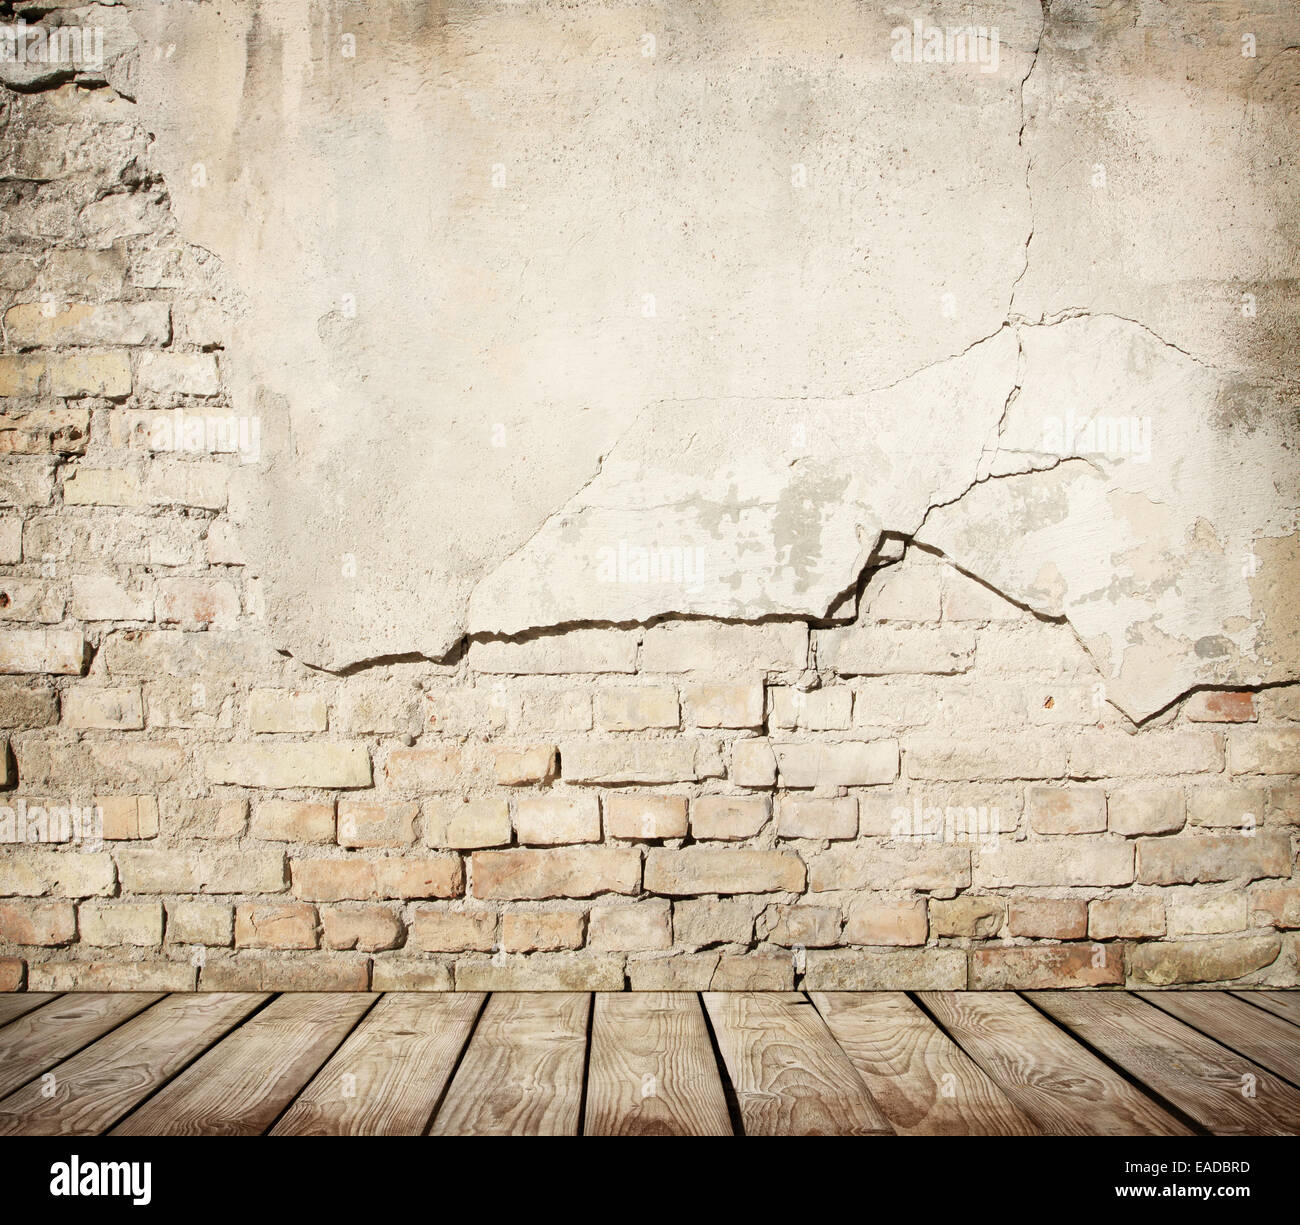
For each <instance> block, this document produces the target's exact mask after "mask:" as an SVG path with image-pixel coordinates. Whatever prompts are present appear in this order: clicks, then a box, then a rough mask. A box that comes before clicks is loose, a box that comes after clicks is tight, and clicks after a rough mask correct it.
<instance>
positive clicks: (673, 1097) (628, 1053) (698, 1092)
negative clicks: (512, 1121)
mask: <svg viewBox="0 0 1300 1225" xmlns="http://www.w3.org/2000/svg"><path fill="white" fill-rule="evenodd" d="M583 1133H584V1134H585V1135H588V1136H729V1135H731V1134H732V1132H731V1119H730V1117H729V1116H728V1114H727V1097H726V1093H725V1092H724V1091H723V1087H722V1077H721V1076H720V1075H719V1074H718V1061H717V1059H716V1058H715V1057H714V1054H713V1044H712V1043H711V1042H710V1041H709V1030H708V1026H707V1025H706V1024H705V1021H704V1013H703V1012H702V1011H701V1010H700V1001H699V997H698V996H697V995H695V994H694V992H684V991H675V992H669V991H664V992H655V991H647V992H635V993H625V994H619V993H614V992H602V993H600V994H598V995H597V996H596V1009H595V1016H594V1018H593V1021H592V1032H591V1059H590V1061H589V1066H588V1070H587V1113H586V1121H585V1124H584V1126H583Z"/></svg>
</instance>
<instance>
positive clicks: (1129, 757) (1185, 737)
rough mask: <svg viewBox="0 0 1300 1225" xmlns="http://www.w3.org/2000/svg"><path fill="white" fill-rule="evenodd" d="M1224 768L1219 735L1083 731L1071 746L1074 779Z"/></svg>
mask: <svg viewBox="0 0 1300 1225" xmlns="http://www.w3.org/2000/svg"><path fill="white" fill-rule="evenodd" d="M1222 769H1223V745H1222V743H1221V737H1220V736H1219V735H1218V734H1217V733H1216V732H1211V731H1205V730H1201V729H1197V730H1195V731H1164V730H1152V731H1143V732H1137V733H1135V734H1134V735H1132V736H1126V735H1124V734H1123V733H1122V732H1082V733H1080V734H1079V735H1078V736H1076V737H1075V739H1074V742H1073V743H1072V744H1071V746H1070V776H1071V777H1072V778H1122V777H1124V776H1125V775H1138V776H1141V775H1144V774H1204V773H1207V772H1217V771H1219V770H1222Z"/></svg>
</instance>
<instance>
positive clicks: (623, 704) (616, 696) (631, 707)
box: [595, 685, 681, 732]
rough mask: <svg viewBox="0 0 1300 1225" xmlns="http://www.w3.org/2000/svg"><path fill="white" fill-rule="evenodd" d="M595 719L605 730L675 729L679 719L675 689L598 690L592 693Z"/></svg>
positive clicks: (670, 687) (657, 687)
mask: <svg viewBox="0 0 1300 1225" xmlns="http://www.w3.org/2000/svg"><path fill="white" fill-rule="evenodd" d="M595 719H596V726H597V727H598V728H600V729H601V731H606V732H639V731H644V730H645V729H646V728H652V727H668V728H675V727H677V726H678V725H679V724H680V722H681V715H680V712H679V710H678V707H677V690H676V689H674V688H673V687H672V686H671V685H646V686H642V687H640V688H636V689H633V688H619V689H599V690H597V691H596V696H595Z"/></svg>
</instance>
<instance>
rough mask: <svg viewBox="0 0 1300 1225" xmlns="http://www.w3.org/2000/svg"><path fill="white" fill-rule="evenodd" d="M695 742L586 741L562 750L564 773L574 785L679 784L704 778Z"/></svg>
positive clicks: (562, 773)
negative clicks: (698, 761)
mask: <svg viewBox="0 0 1300 1225" xmlns="http://www.w3.org/2000/svg"><path fill="white" fill-rule="evenodd" d="M697 751H698V750H697V745H696V743H695V742H694V741H691V740H631V739H619V740H586V741H578V740H575V741H571V742H569V743H567V744H564V745H562V746H561V748H560V773H561V775H562V776H563V777H564V779H565V780H566V781H568V782H570V783H602V784H606V785H610V784H617V783H676V782H689V781H692V780H694V779H697V778H699V777H701V774H700V769H699V766H698V765H697Z"/></svg>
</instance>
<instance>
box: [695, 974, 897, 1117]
mask: <svg viewBox="0 0 1300 1225" xmlns="http://www.w3.org/2000/svg"><path fill="white" fill-rule="evenodd" d="M704 1006H705V1007H706V1008H707V1009H708V1012H709V1017H710V1019H711V1020H712V1022H713V1032H714V1034H715V1035H716V1037H717V1040H718V1049H719V1050H720V1051H721V1052H722V1057H723V1060H724V1061H725V1062H726V1065H727V1073H728V1075H729V1076H730V1077H731V1083H732V1086H733V1087H734V1089H735V1092H736V1099H737V1103H738V1104H739V1107H740V1117H741V1120H742V1122H743V1124H744V1128H745V1134H746V1135H750V1136H772V1135H781V1136H881V1135H891V1134H892V1132H891V1129H890V1127H889V1123H888V1122H887V1121H886V1119H885V1116H884V1115H883V1114H882V1113H881V1112H880V1109H879V1107H878V1106H877V1105H876V1104H875V1102H873V1101H872V1100H871V1095H870V1094H869V1093H868V1092H867V1087H866V1085H864V1084H863V1083H862V1078H861V1077H860V1076H859V1075H858V1074H857V1072H856V1071H855V1070H854V1067H853V1064H852V1063H850V1062H849V1057H848V1056H847V1055H846V1054H845V1053H844V1052H843V1051H842V1050H841V1049H840V1048H839V1046H838V1045H837V1044H836V1042H835V1039H834V1038H832V1037H831V1033H830V1030H828V1029H827V1028H826V1023H825V1022H824V1021H823V1020H822V1018H821V1015H820V1014H819V1013H818V1012H817V1010H816V1009H815V1008H814V1007H813V1006H812V1004H811V1003H809V1002H808V1000H807V999H805V998H804V997H803V996H800V995H793V996H791V995H786V994H766V993H754V992H732V993H722V992H714V991H710V992H707V993H706V994H705V996H704Z"/></svg>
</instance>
